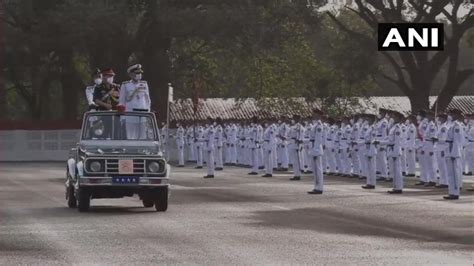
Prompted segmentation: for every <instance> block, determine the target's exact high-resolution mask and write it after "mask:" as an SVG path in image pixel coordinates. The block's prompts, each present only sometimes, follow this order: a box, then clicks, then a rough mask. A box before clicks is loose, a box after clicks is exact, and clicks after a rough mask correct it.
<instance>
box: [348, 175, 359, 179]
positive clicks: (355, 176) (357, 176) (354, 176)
mask: <svg viewBox="0 0 474 266" xmlns="http://www.w3.org/2000/svg"><path fill="white" fill-rule="evenodd" d="M350 177H352V178H359V175H356V174H352V175H350Z"/></svg>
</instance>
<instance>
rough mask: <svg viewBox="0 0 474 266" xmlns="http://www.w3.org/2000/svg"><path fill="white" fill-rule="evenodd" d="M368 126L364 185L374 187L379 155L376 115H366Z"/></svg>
mask: <svg viewBox="0 0 474 266" xmlns="http://www.w3.org/2000/svg"><path fill="white" fill-rule="evenodd" d="M366 117H367V122H368V128H367V131H366V134H365V137H364V141H365V160H366V166H367V167H366V168H367V172H366V175H367V180H366V182H367V183H366V185H364V186H362V188H364V189H374V188H375V185H376V182H377V178H376V156H377V152H378V150H377V147H376V146H377V145H378V140H377V135H378V132H379V131H378V125H376V123H375V120H376V117H375V116H373V115H366Z"/></svg>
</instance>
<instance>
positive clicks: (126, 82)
mask: <svg viewBox="0 0 474 266" xmlns="http://www.w3.org/2000/svg"><path fill="white" fill-rule="evenodd" d="M130 82H132V81H131V80H126V81H124V82H122V84H128V83H130Z"/></svg>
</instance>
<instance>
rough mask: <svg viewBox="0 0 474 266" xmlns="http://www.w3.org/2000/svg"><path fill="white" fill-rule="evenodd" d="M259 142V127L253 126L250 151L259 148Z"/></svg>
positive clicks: (250, 134)
mask: <svg viewBox="0 0 474 266" xmlns="http://www.w3.org/2000/svg"><path fill="white" fill-rule="evenodd" d="M257 142H258V130H257V125H255V124H253V125H252V126H251V127H250V128H249V146H248V147H249V148H250V149H256V148H257Z"/></svg>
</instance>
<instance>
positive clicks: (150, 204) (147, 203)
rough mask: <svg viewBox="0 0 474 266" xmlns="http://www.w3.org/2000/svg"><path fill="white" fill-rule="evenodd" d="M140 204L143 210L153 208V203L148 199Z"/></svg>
mask: <svg viewBox="0 0 474 266" xmlns="http://www.w3.org/2000/svg"><path fill="white" fill-rule="evenodd" d="M142 202H143V207H145V208H151V207H153V205H155V202H154V201H153V199H149V198H145V199H143V200H142Z"/></svg>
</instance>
